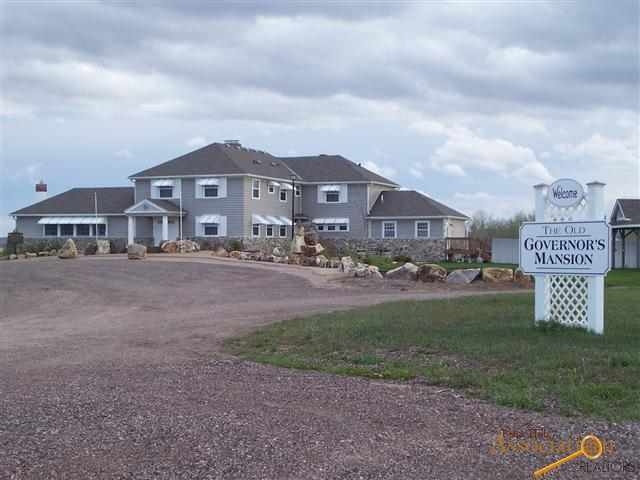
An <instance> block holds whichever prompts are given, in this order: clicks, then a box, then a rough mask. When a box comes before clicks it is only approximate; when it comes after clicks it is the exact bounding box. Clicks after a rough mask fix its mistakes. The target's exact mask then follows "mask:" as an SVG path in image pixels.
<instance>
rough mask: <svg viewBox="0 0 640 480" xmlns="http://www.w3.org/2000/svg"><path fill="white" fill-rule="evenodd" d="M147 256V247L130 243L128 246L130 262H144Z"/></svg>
mask: <svg viewBox="0 0 640 480" xmlns="http://www.w3.org/2000/svg"><path fill="white" fill-rule="evenodd" d="M146 256H147V247H145V246H144V245H140V244H139V243H130V244H129V245H128V246H127V257H128V258H129V260H142V259H143V258H144V257H146Z"/></svg>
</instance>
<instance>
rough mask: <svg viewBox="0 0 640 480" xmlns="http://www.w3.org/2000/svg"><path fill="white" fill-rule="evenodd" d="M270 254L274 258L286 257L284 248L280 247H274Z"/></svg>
mask: <svg viewBox="0 0 640 480" xmlns="http://www.w3.org/2000/svg"><path fill="white" fill-rule="evenodd" d="M271 253H272V255H274V256H275V257H284V256H285V255H286V252H285V251H284V248H281V247H275V248H274V249H273V251H272V252H271Z"/></svg>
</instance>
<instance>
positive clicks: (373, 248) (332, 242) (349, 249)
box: [321, 238, 446, 262]
mask: <svg viewBox="0 0 640 480" xmlns="http://www.w3.org/2000/svg"><path fill="white" fill-rule="evenodd" d="M321 243H322V245H324V246H325V247H326V248H328V249H335V251H336V252H337V254H338V255H339V256H343V255H351V256H361V257H363V256H367V255H381V256H386V257H396V256H406V257H411V259H412V260H414V261H417V262H437V261H442V260H445V259H446V255H445V242H444V240H442V239H428V240H416V239H401V238H389V239H349V238H345V239H342V238H340V239H322V240H321Z"/></svg>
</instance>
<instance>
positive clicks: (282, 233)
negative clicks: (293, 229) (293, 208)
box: [279, 225, 287, 237]
mask: <svg viewBox="0 0 640 480" xmlns="http://www.w3.org/2000/svg"><path fill="white" fill-rule="evenodd" d="M279 230H280V236H281V237H286V236H287V226H286V225H280V227H279Z"/></svg>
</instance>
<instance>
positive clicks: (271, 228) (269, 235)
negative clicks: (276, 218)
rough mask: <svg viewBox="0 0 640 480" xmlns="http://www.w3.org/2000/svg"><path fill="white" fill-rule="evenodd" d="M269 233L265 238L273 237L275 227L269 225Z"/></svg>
mask: <svg viewBox="0 0 640 480" xmlns="http://www.w3.org/2000/svg"><path fill="white" fill-rule="evenodd" d="M266 230H267V233H266V235H265V236H267V237H273V225H267V229H266Z"/></svg>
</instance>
